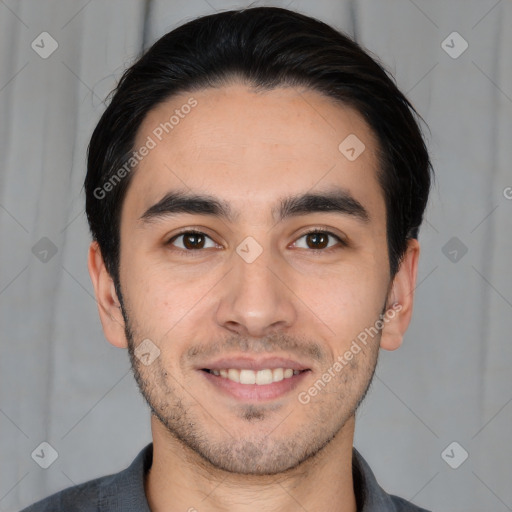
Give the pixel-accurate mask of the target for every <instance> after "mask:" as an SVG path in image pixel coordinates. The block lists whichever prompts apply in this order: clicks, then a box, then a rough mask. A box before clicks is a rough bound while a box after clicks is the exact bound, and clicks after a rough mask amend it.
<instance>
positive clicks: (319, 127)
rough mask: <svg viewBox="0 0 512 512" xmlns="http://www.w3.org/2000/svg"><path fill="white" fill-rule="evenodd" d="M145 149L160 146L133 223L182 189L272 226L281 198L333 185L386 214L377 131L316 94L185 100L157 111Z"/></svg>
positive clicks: (135, 179)
mask: <svg viewBox="0 0 512 512" xmlns="http://www.w3.org/2000/svg"><path fill="white" fill-rule="evenodd" d="M345 141H348V142H345ZM144 145H147V146H148V147H149V146H151V149H150V150H149V151H148V152H147V155H146V156H144V157H143V158H142V159H141V161H140V162H139V163H138V165H137V167H136V169H135V170H134V171H133V176H132V181H131V183H130V187H129V188H128V191H127V195H126V197H125V201H124V204H123V212H125V213H126V215H127V216H128V217H132V218H133V217H134V216H136V215H137V214H138V215H140V214H142V212H143V211H145V210H146V209H147V208H148V207H150V206H151V205H152V204H154V203H156V202H157V201H158V200H160V199H161V198H162V197H163V196H164V195H165V194H166V193H168V192H169V191H171V190H172V189H173V188H174V189H175V188H179V189H190V190H191V191H193V192H201V193H208V194H211V195H215V196H218V197H219V198H222V199H225V200H227V201H229V202H230V203H231V204H232V205H233V211H234V212H236V213H240V214H241V215H242V218H243V215H244V211H246V212H247V215H250V216H251V218H252V219H253V220H256V217H255V214H256V216H257V218H258V219H259V218H260V215H261V220H262V222H263V221H264V219H263V217H264V216H268V215H269V211H268V210H269V208H268V207H267V205H268V204H270V203H273V201H274V199H277V198H280V197H283V196H285V195H288V194H291V193H304V192H305V191H307V190H314V189H315V188H320V189H321V188H325V187H328V186H330V185H337V186H342V187H343V188H345V189H347V190H349V191H350V192H351V193H352V194H353V195H354V196H355V197H357V199H358V200H359V201H360V202H362V203H364V204H365V205H366V207H367V208H368V209H369V210H375V214H377V215H378V214H379V213H383V210H384V199H383V195H382V191H381V189H380V186H379V185H378V182H377V179H376V171H377V158H376V148H377V142H376V139H375V136H374V135H373V132H372V131H371V129H370V128H369V127H368V125H367V124H366V122H365V121H364V119H363V118H362V116H361V115H360V114H359V113H358V112H357V111H355V110H354V109H352V108H350V107H348V106H344V105H340V104H337V103H334V102H333V101H332V100H331V99H329V98H326V97H325V96H323V95H321V94H320V93H318V92H315V91H311V90H308V89H306V90H304V89H302V90H299V89H295V88H288V87H287V88H284V87H283V88H277V89H274V90H271V91H265V92H255V91H253V90H252V89H251V88H249V87H248V86H245V85H241V84H240V85H238V84H237V85H230V86H225V87H221V88H209V89H204V90H201V91H194V92H193V93H183V94H180V95H178V96H175V97H173V98H171V99H170V100H168V101H166V102H164V103H162V104H160V105H158V106H157V107H156V108H154V109H153V110H152V111H150V112H149V113H148V114H147V116H146V117H145V119H144V121H143V123H142V124H141V126H140V127H139V130H138V132H137V137H136V141H135V148H134V149H135V150H136V149H138V148H141V147H142V146H144ZM340 145H341V146H340ZM352 148H353V149H354V151H352ZM362 148H364V150H363V151H362V152H361V153H360V155H359V156H357V154H358V153H359V152H360V151H361V149H362ZM347 149H348V150H349V152H348V153H347ZM354 152H355V155H356V156H357V158H356V159H353V156H354ZM348 157H350V158H348ZM249 205H251V206H254V210H252V211H249V209H248V207H249ZM260 207H261V208H260ZM125 213H123V216H122V218H124V215H125ZM384 213H385V212H384Z"/></svg>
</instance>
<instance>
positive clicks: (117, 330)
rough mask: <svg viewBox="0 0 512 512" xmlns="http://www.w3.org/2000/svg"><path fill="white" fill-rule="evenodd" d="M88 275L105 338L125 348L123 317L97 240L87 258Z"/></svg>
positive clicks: (90, 247)
mask: <svg viewBox="0 0 512 512" xmlns="http://www.w3.org/2000/svg"><path fill="white" fill-rule="evenodd" d="M87 266H88V268H89V275H90V276H91V281H92V284H93V286H94V293H95V295H96V303H97V304H98V312H99V315H100V320H101V325H102V326H103V332H104V334H105V337H106V338H107V340H108V341H109V342H110V343H111V344H112V345H114V346H115V347H119V348H126V347H127V346H128V343H127V341H126V335H125V331H124V327H125V326H124V318H123V315H122V314H121V309H120V303H119V300H118V298H117V294H116V291H115V286H114V281H113V280H112V278H111V277H110V274H109V273H108V271H107V268H106V267H105V262H104V261H103V256H102V255H101V250H100V247H99V245H98V242H96V241H95V240H93V241H92V243H91V245H90V246H89V255H88V258H87Z"/></svg>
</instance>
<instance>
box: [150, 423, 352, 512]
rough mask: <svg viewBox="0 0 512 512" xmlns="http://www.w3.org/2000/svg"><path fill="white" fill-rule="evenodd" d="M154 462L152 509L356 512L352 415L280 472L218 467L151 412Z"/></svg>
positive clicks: (159, 510)
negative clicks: (246, 471)
mask: <svg viewBox="0 0 512 512" xmlns="http://www.w3.org/2000/svg"><path fill="white" fill-rule="evenodd" d="M151 429H152V433H153V462H152V465H151V468H150V471H149V473H148V475H147V477H146V480H145V482H144V487H145V492H146V497H147V499H148V503H149V506H150V509H151V511H152V512H164V511H165V512H174V511H190V512H194V511H199V512H227V511H231V510H234V509H235V508H236V510H237V512H256V511H263V510H269V511H270V510H280V511H282V512H291V511H296V510H298V509H300V510H310V511H313V510H335V511H336V512H356V510H357V507H356V499H355V494H354V483H353V479H352V444H353V436H354V416H352V417H351V418H350V419H349V420H348V421H347V422H346V423H345V425H344V426H343V428H342V429H341V430H340V431H339V432H338V433H337V435H336V436H335V437H334V438H333V439H332V440H331V441H330V442H329V443H328V444H327V445H326V446H324V448H323V449H322V450H320V451H319V452H318V453H317V454H316V455H315V456H313V457H311V458H309V459H307V460H306V461H303V462H302V463H301V464H299V465H298V466H296V467H295V468H292V469H289V470H287V471H285V472H283V473H279V474H276V475H242V474H235V473H230V472H227V471H224V470H221V469H218V468H216V467H214V466H213V465H211V464H210V463H209V462H207V461H205V460H204V459H203V458H202V457H200V456H199V455H198V454H197V453H195V452H194V451H192V450H191V449H190V448H189V447H187V446H185V445H183V444H182V443H181V441H179V440H178V439H176V438H175V437H173V436H171V435H170V434H169V432H168V431H167V430H166V429H165V427H164V426H163V425H162V424H161V423H160V422H159V421H158V420H157V419H156V418H155V417H154V416H153V415H152V416H151Z"/></svg>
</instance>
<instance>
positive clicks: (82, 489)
mask: <svg viewBox="0 0 512 512" xmlns="http://www.w3.org/2000/svg"><path fill="white" fill-rule="evenodd" d="M109 478H112V477H111V476H104V477H100V478H95V479H94V480H89V481H88V482H84V483H83V484H79V485H75V486H73V487H68V488H66V489H64V490H62V491H59V492H56V493H55V494H52V495H51V496H48V497H47V498H44V499H42V500H39V501H37V502H36V503H33V504H32V505H30V506H29V507H27V508H24V509H23V510H22V511H21V512H50V511H51V512H57V511H61V510H62V511H64V510H65V511H69V512H75V511H76V512H78V511H79V512H89V511H93V510H94V511H96V510H98V501H99V500H98V497H99V490H100V488H101V487H102V486H103V485H104V484H105V483H106V482H107V481H108V479H109Z"/></svg>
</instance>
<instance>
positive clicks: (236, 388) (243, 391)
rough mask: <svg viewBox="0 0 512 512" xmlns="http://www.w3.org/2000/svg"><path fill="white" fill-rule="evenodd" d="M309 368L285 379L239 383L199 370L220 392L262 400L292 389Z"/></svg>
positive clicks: (282, 394)
mask: <svg viewBox="0 0 512 512" xmlns="http://www.w3.org/2000/svg"><path fill="white" fill-rule="evenodd" d="M310 371H311V370H306V371H303V372H300V373H299V374H297V375H293V376H292V377H289V378H287V379H283V380H280V381H279V382H272V383H271V384H262V385H259V384H240V383H239V382H234V381H232V380H230V379H226V378H225V377H220V376H219V375H214V374H213V373H209V372H207V371H204V370H199V372H200V373H202V374H203V375H204V376H205V377H206V378H207V379H208V381H209V382H210V383H211V384H213V385H214V386H215V387H216V388H217V389H219V390H220V391H221V392H224V393H225V394H227V395H230V396H232V397H234V398H238V399H239V400H245V401H247V400H251V401H264V400H272V399H274V398H279V397H282V396H284V395H286V393H289V392H290V391H293V390H294V389H295V388H296V387H297V386H298V385H299V384H300V382H302V380H304V378H305V377H306V376H307V375H308V374H309V373H310Z"/></svg>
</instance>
